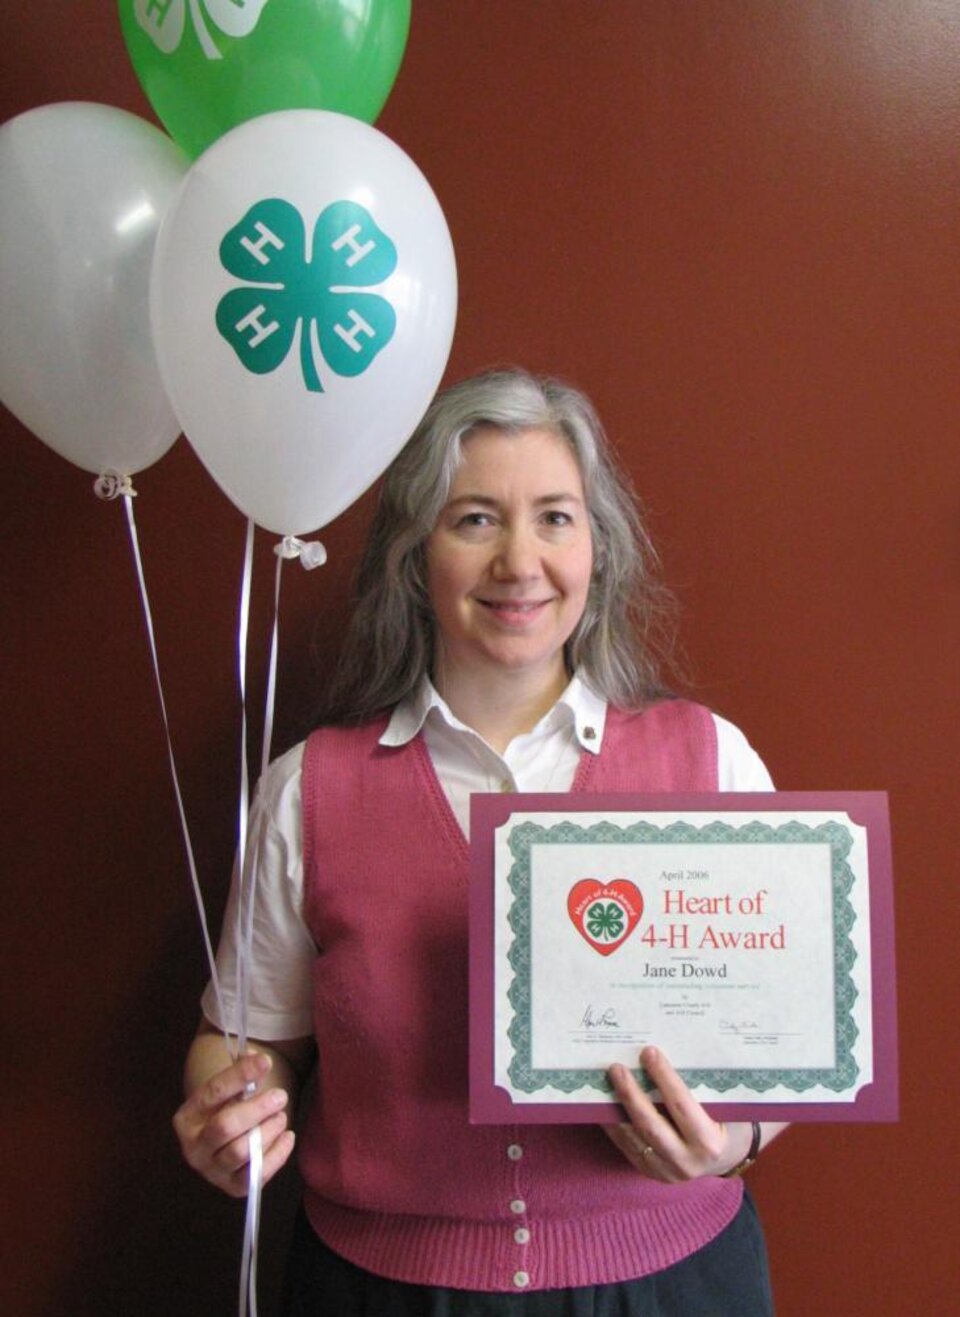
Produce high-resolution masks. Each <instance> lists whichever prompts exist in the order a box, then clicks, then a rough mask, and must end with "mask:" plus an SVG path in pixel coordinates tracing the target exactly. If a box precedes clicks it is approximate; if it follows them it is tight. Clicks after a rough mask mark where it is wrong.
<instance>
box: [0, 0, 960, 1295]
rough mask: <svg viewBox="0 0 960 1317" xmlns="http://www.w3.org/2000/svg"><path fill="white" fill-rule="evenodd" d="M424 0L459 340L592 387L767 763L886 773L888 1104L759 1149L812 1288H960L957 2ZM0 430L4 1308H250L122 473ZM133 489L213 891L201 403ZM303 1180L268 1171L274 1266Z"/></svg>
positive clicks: (210, 657) (17, 98)
mask: <svg viewBox="0 0 960 1317" xmlns="http://www.w3.org/2000/svg"><path fill="white" fill-rule="evenodd" d="M16 9H17V11H18V12H17V15H16V16H15V17H10V16H7V17H6V18H5V25H4V26H5V30H4V33H3V48H4V60H5V64H6V69H7V76H6V77H5V79H4V83H3V90H2V96H0V99H2V106H0V111H2V117H3V118H6V117H8V116H10V115H12V114H15V113H17V112H19V111H22V110H26V109H29V108H31V107H33V106H37V105H40V104H43V103H45V102H48V101H61V100H77V99H80V100H82V99H87V100H95V101H103V102H106V103H109V104H113V105H117V106H120V107H122V108H125V109H129V110H133V111H134V112H136V113H140V114H142V115H144V116H145V117H148V118H149V117H151V116H150V111H149V107H148V106H147V104H146V101H145V100H144V98H143V96H142V94H141V92H140V90H139V87H138V84H137V82H136V79H135V76H134V74H133V71H132V69H131V67H130V66H129V64H128V61H127V57H126V53H125V50H124V47H123V43H122V40H121V37H120V32H119V25H118V22H117V19H116V14H115V6H114V5H113V4H112V3H107V0H101V2H100V3H99V4H97V5H93V4H91V3H90V2H89V0H85V2H84V3H80V2H79V0H74V2H73V3H63V0H34V2H33V3H32V4H31V5H30V6H17V7H16ZM413 9H414V19H413V27H412V31H411V38H410V44H409V47H408V52H407V57H406V60H405V63H404V66H403V68H402V70H401V73H400V77H399V80H398V83H397V86H396V89H395V91H394V93H393V96H392V97H391V99H390V101H389V103H388V105H387V108H386V110H385V112H384V114H383V116H382V118H381V120H380V126H381V127H382V128H383V129H384V131H386V132H387V133H388V134H389V135H391V136H392V137H394V138H395V140H397V141H398V142H399V143H400V144H401V145H402V146H403V147H404V148H405V149H406V150H407V151H409V153H410V154H411V155H412V156H413V157H414V159H415V160H416V161H417V162H418V163H419V165H420V166H421V167H422V168H423V170H424V171H425V173H426V174H427V177H428V178H429V179H430V180H431V182H432V184H433V186H434V188H435V190H436V192H437V194H438V195H439V197H440V200H441V203H442V205H443V207H444V209H445V211H446V214H447V217H448V220H449V223H450V226H451V230H452V233H453V237H454V243H455V246H456V249H457V255H458V261H459V268H460V278H461V302H460V308H461V309H460V323H459V328H458V333H457V339H456V343H455V346H454V351H453V356H452V359H451V366H450V373H451V375H461V374H464V373H466V372H468V371H471V370H473V369H475V368H479V367H481V366H483V365H487V364H490V363H493V362H502V361H516V362H521V363H523V364H527V365H529V366H532V367H534V368H536V369H546V370H551V371H555V372H557V373H561V374H566V375H568V376H569V377H572V378H573V379H574V380H575V381H576V382H578V383H580V384H581V385H583V386H584V387H585V388H587V390H588V391H589V392H590V393H591V394H592V395H593V396H594V398H595V400H596V401H597V403H598V405H599V407H600V410H601V412H602V413H603V415H604V416H605V418H606V420H607V422H608V425H609V428H610V430H611V432H612V434H613V435H614V436H615V438H616V440H617V441H618V443H619V445H620V447H621V451H622V452H623V454H624V457H625V459H626V461H627V463H628V465H629V467H630V469H631V470H632V472H633V474H634V477H635V479H636V482H637V484H638V486H639V488H640V490H641V491H642V493H643V495H644V497H645V499H646V501H647V503H648V505H649V507H650V509H651V512H652V516H653V524H654V530H655V533H656V535H657V538H658V539H659V542H660V544H661V547H662V550H663V555H664V560H665V565H666V570H667V574H668V577H669V579H670V580H671V581H672V582H673V584H674V585H675V586H676V587H677V589H678V590H679V593H680V596H681V599H682V601H683V604H684V607H685V610H686V616H685V626H684V633H685V638H686V641H687V647H688V650H689V653H690V657H691V661H692V666H693V668H694V671H695V673H696V675H697V678H698V683H699V684H698V687H697V690H698V693H699V695H700V696H701V698H703V699H705V700H707V701H708V702H710V703H712V704H713V705H714V706H715V707H716V708H717V709H718V710H719V711H720V712H722V713H723V714H725V715H726V716H728V717H731V718H733V719H734V720H735V721H737V722H738V723H740V724H741V725H742V726H743V727H744V728H745V729H746V730H747V732H748V734H749V735H750V737H751V739H752V740H753V741H754V743H755V744H756V745H757V746H758V748H760V750H761V751H762V752H763V754H764V755H765V757H766V758H767V760H768V762H769V764H770V766H771V768H772V770H773V772H774V774H775V777H776V780H777V782H778V783H779V784H780V785H781V786H783V787H792V788H843V787H850V788H854V787H858V788H886V789H888V790H889V791H890V793H891V799H892V808H893V820H894V829H895V843H894V845H895V859H896V866H897V915H898V930H897V938H898V952H899V978H900V1027H901V1043H902V1064H903V1082H902V1090H903V1120H902V1123H901V1124H900V1125H899V1127H846V1128H841V1127H832V1128H831V1127H830V1126H820V1127H808V1128H804V1129H796V1130H793V1131H792V1132H791V1133H790V1134H788V1135H787V1136H786V1137H785V1139H784V1140H783V1141H782V1142H781V1143H780V1144H779V1145H778V1146H777V1147H776V1148H775V1149H773V1150H771V1151H770V1152H769V1153H768V1155H767V1156H766V1157H765V1158H764V1159H763V1161H762V1162H761V1164H760V1165H759V1166H758V1167H757V1168H756V1169H755V1171H754V1172H752V1183H753V1185H754V1187H755V1190H756V1194H757V1196H758V1198H759V1200H760V1203H761V1206H762V1209H763V1213H764V1217H765V1220H766V1223H767V1229H768V1234H769V1238H770V1245H771V1251H772V1257H773V1269H774V1279H775V1284H776V1288H777V1292H778V1298H779V1312H780V1314H781V1317H801V1314H806V1313H807V1312H809V1311H810V1309H811V1307H813V1308H815V1309H816V1310H818V1311H822V1312H826V1313H844V1314H857V1313H863V1314H867V1313H870V1314H877V1313H883V1314H886V1313H891V1314H893V1313H905V1312H929V1313H938V1312H942V1311H945V1310H946V1309H945V1304H946V1303H947V1302H948V1300H947V1299H946V1298H945V1296H946V1295H947V1294H950V1293H952V1284H948V1275H949V1276H950V1277H951V1278H952V1275H953V1269H954V1259H955V1258H956V1256H957V1252H958V1246H960V1241H958V1226H957V1215H956V1207H955V1205H956V1193H955V1168H956V1166H957V1164H958V1148H957V1135H956V1130H957V1122H956V1120H955V1118H954V1096H953V1093H954V1090H955V1088H956V1085H957V1080H958V1074H957V1064H956V1056H957V1048H956V1041H955V1039H956V1028H955V1018H956V1010H957V1005H958V996H960V994H958V990H957V982H956V966H957V953H956V947H957V938H958V933H960V927H958V917H957V908H958V904H960V902H958V899H957V895H956V892H957V843H956V834H955V828H956V781H957V773H956V763H957V749H956V743H957V739H958V733H960V725H958V722H960V720H958V703H957V673H958V646H957V638H958V635H957V633H958V622H957V617H958V610H957V603H958V586H960V545H958V533H960V479H958V477H960V445H958V428H960V407H958V404H960V398H958V385H957V375H958V364H960V273H958V272H960V151H958V149H957V148H958V142H960V10H958V9H957V6H956V5H955V4H954V3H952V0H778V2H777V3H771V2H770V0H683V3H678V2H677V0H631V2H629V3H628V2H627V0H623V2H622V3H618V2H615V0H604V2H598V0H550V2H549V3H534V2H533V0H457V3H456V4H449V3H445V2H444V0H414V6H413ZM0 240H2V235H0ZM104 380H105V387H109V367H108V365H107V364H105V369H104ZM0 424H2V429H3V437H2V444H3V451H4V454H5V477H4V479H3V481H2V485H0V497H2V499H3V503H4V546H5V547H4V553H3V559H2V571H3V574H4V598H5V618H6V621H5V625H4V665H3V667H4V677H5V688H6V698H5V701H4V707H5V713H4V731H5V734H6V748H5V754H4V764H5V774H6V783H5V787H4V791H3V806H4V808H3V827H4V839H3V856H4V865H3V868H4V873H5V879H4V888H3V892H4V904H3V910H4V924H5V937H4V946H5V954H4V957H3V987H4V1012H3V1014H4V1023H5V1030H6V1032H5V1039H4V1053H5V1062H6V1068H5V1077H4V1082H3V1083H2V1084H0V1093H2V1107H0V1128H2V1129H3V1130H4V1132H5V1143H6V1148H7V1153H8V1156H7V1159H6V1160H7V1162H8V1166H9V1169H8V1171H7V1183H6V1185H5V1193H4V1195H3V1197H4V1200H5V1203H6V1204H7V1207H6V1208H5V1211H6V1212H7V1213H8V1217H9V1219H8V1220H7V1221H6V1223H5V1236H6V1242H7V1244H8V1248H7V1250H5V1251H6V1252H7V1254H8V1261H7V1262H6V1263H5V1265H4V1268H3V1275H2V1281H0V1285H2V1287H3V1290H4V1296H3V1300H2V1302H3V1308H4V1310H5V1311H8V1312H16V1313H17V1314H18V1315H19V1317H41V1315H42V1317H64V1315H68V1317H102V1315H103V1314H105V1313H110V1314H115V1313H117V1314H119V1313H136V1314H138V1317H149V1315H150V1314H153V1313H156V1314H158V1317H159V1314H161V1313H162V1314H164V1317H166V1314H168V1313H171V1312H173V1313H177V1314H180V1315H181V1317H189V1315H190V1314H197V1315H198V1317H199V1315H200V1314H203V1317H207V1315H208V1314H210V1313H226V1312H229V1311H231V1310H232V1308H233V1305H234V1291H235V1283H236V1272H237V1259H238V1250H239V1238H240V1235H239V1230H240V1220H241V1218H240V1215H239V1214H238V1210H237V1208H236V1206H235V1205H234V1204H230V1203H226V1202H221V1201H220V1200H219V1199H218V1198H217V1197H216V1196H215V1194H214V1193H213V1191H208V1190H207V1189H206V1187H205V1186H203V1185H201V1184H199V1183H196V1184H195V1183H194V1182H193V1180H192V1178H191V1177H190V1175H189V1174H188V1173H187V1171H186V1170H185V1169H182V1168H181V1166H180V1164H179V1162H178V1159H177V1153H176V1150H175V1147H174V1142H173V1138H172V1134H171V1133H170V1129H169V1115H170V1112H171V1111H172V1109H173V1107H174V1105H175V1103H176V1101H177V1094H178V1088H179V1066H180V1058H181V1054H182V1052H183V1050H184V1048H185V1047H186V1044H187V1040H188V1038H189V1036H190V1034H191V1032H192V1029H193V1026H194V1023H195V1012H196V1000H197V996H198V993H199V991H200V988H201V985H202V981H203V979H204V964H203V955H202V948H201V943H200V940H199V934H198V931H197V926H196V918H195V915H194V911H193V908H192V898H191V895H190V890H189V883H188V878H187V871H186V865H185V861H184V856H183V850H182V845H181V841H180V836H179V830H178V824H177V818H176V813H175V806H174V801H173V797H172V794H171V788H170V783H169V774H168V769H167V763H166V758H165V749H164V742H163V736H162V728H161V723H160V718H159V712H158V706H157V700H156V695H155V691H154V688H153V677H152V672H151V669H150V665H149V658H148V652H147V647H146V642H145V638H144V633H143V627H142V623H141V618H140V614H139V611H138V609H139V605H138V601H137V594H136V589H135V582H134V576H133V569H132V564H131V560H130V554H129V549H128V545H127V541H126V531H125V527H124V524H123V518H122V512H121V508H120V507H119V506H117V505H108V504H101V503H100V502H98V501H97V500H96V499H95V498H94V497H93V495H92V493H91V489H90V479H89V477H87V476H86V475H85V474H84V473H82V472H81V471H79V470H78V469H76V468H74V467H72V466H70V465H69V464H68V463H67V462H65V461H63V460H62V459H60V458H58V457H56V456H55V455H54V454H53V453H52V452H50V451H49V450H48V449H46V448H45V447H44V445H43V444H41V443H40V442H39V441H38V440H37V439H35V438H34V437H33V436H32V435H30V434H29V433H27V432H26V431H25V430H24V429H23V427H22V426H20V425H19V424H18V423H17V422H16V421H15V420H14V419H13V418H12V416H10V414H9V413H7V412H3V413H2V416H0ZM137 485H138V488H139V490H140V496H139V498H138V500H137V515H138V518H139V524H140V529H141V535H142V541H143V549H144V555H145V562H146V570H147V573H148V579H149V584H150V588H151V591H152V597H153V604H154V609H155V614H156V623H157V628H158V634H159V640H160V645H161V651H162V662H163V670H164V678H165V683H166V689H167V696H168V701H169V707H170V714H171V720H172V725H173V730H174V736H175V740H176V748H177V756H178V762H179V765H180V768H181V772H182V776H183V782H184V789H185V793H186V799H187V807H188V811H189V816H190V819H191V823H192V827H193V835H194V841H195V845H196V849H197V855H198V860H199V863H200V868H201V872H202V875H203V881H204V885H205V888H206V890H207V892H208V896H209V904H210V907H211V910H212V912H213V915H214V918H215V919H216V918H217V915H218V912H219V908H220V904H221V902H222V898H223V893H224V887H225V883H226V881H227V873H228V869H229V863H230V855H231V850H232V846H233V814H234V808H235V800H236V790H237V763H238V727H239V722H238V706H237V693H236V681H235V676H234V666H235V665H234V634H235V625H236V596H237V586H238V579H239V571H240V555H241V549H242V539H243V522H242V519H241V517H240V515H239V514H238V513H237V512H235V511H234V509H233V508H232V507H231V506H230V505H229V504H228V503H227V502H226V500H225V499H224V498H223V497H222V496H221V495H220V494H219V492H218V491H217V489H216V488H215V487H214V485H213V483H212V481H211V480H210V479H209V478H208V477H207V475H206V473H205V472H204V470H203V469H202V468H201V466H200V465H199V463H198V461H197V460H196V459H195V458H194V456H193V455H192V452H191V450H190V449H189V447H188V446H187V445H186V444H185V443H184V442H183V441H182V440H181V441H180V442H179V443H178V444H177V446H176V447H175V448H174V449H173V451H172V452H171V453H170V454H169V455H168V456H167V457H165V458H164V459H163V460H162V461H161V462H159V463H158V464H157V465H156V466H155V467H153V468H151V469H150V470H148V471H147V472H145V473H144V474H143V475H141V476H140V477H139V478H138V481H137ZM368 510H369V499H366V500H362V501H361V503H360V505H359V506H358V507H356V508H354V509H353V510H351V512H349V513H348V514H347V515H345V516H344V517H343V518H341V519H340V521H339V522H337V523H336V524H334V525H333V526H331V527H329V528H328V529H327V531H326V532H325V533H324V536H323V538H324V540H325V542H326V544H327V547H328V549H329V550H330V559H331V560H330V564H329V565H328V566H327V567H326V568H324V569H323V570H322V571H319V572H316V573H314V574H312V575H307V574H305V573H302V572H300V571H299V569H296V570H290V571H288V572H287V573H286V583H285V586H284V590H285V599H284V607H283V622H282V627H283V635H282V641H283V659H282V671H281V689H280V724H281V726H280V740H281V742H283V743H289V742H290V741H292V740H293V739H295V738H296V737H297V736H298V735H299V734H300V733H301V731H302V730H303V728H304V726H305V720H306V718H307V717H308V713H309V707H310V700H311V692H312V690H313V689H314V683H315V681H316V680H317V671H316V668H317V667H318V668H319V669H320V670H321V671H322V669H323V666H324V664H325V663H326V662H327V661H328V659H329V655H330V653H331V652H332V649H333V644H334V641H333V639H332V637H334V636H335V634H336V632H337V629H338V628H339V627H340V625H341V623H342V620H343V617H344V611H345V606H346V605H345V599H346V591H347V587H348V580H349V573H350V570H351V568H352V565H353V563H354V560H355V556H356V551H357V545H358V543H359V538H360V535H361V531H362V526H363V524H364V520H365V517H366V515H367V513H368ZM260 543H261V549H262V554H263V556H262V560H261V561H262V564H264V565H263V570H262V573H261V577H262V579H260V580H259V585H258V595H257V611H256V616H257V621H258V625H257V627H256V639H255V644H256V646H257V649H256V652H257V653H258V655H261V654H262V653H263V645H264V636H263V632H264V628H265V625H266V617H267V610H268V593H269V572H270V568H269V566H268V565H266V564H267V562H268V559H269V558H270V554H269V537H267V536H261V540H260ZM311 646H315V648H314V651H313V652H314V658H313V660H312V659H311ZM314 665H316V667H315V666H314ZM260 667H261V668H262V662H260ZM259 684H260V683H259V682H257V683H255V688H256V689H255V692H254V697H255V699H256V698H258V697H257V690H258V689H259ZM292 1195H293V1185H292V1184H288V1185H287V1186H286V1188H285V1189H284V1188H278V1190H277V1191H275V1192H273V1193H272V1194H271V1195H270V1197H269V1199H268V1206H267V1220H266V1223H265V1227H264V1254H265V1261H264V1264H263V1265H264V1270H265V1273H266V1275H265V1286H264V1292H265V1294H266V1295H269V1294H270V1293H271V1292H272V1288H273V1277H274V1275H275V1258H276V1255H277V1252H278V1249H279V1244H280V1241H281V1240H282V1237H283V1234H284V1231H285V1229H286V1222H287V1219H288V1215H289V1209H290V1202H291V1200H292ZM7 1291H9V1295H7V1293H6V1292H7ZM266 1306H267V1308H268V1309H269V1305H268V1304H267V1305H266Z"/></svg>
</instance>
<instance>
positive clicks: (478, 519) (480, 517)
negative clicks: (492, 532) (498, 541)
mask: <svg viewBox="0 0 960 1317" xmlns="http://www.w3.org/2000/svg"><path fill="white" fill-rule="evenodd" d="M491 523H492V518H491V516H490V513H489V512H467V513H466V514H465V515H464V516H462V517H461V518H460V520H459V521H458V522H457V526H458V527H463V529H464V530H474V529H479V528H482V527H484V526H489V525H491Z"/></svg>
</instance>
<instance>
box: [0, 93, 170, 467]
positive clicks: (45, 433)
mask: <svg viewBox="0 0 960 1317" xmlns="http://www.w3.org/2000/svg"><path fill="white" fill-rule="evenodd" d="M187 165H188V160H187V158H186V156H185V155H184V154H183V153H182V152H181V151H180V149H179V147H177V146H175V145H174V144H173V142H171V141H170V139H169V138H168V137H166V136H165V135H164V134H163V133H162V132H160V130H159V129H158V128H154V127H152V126H151V125H150V124H148V123H145V122H144V121H143V120H142V119H138V118H137V117H136V116H135V115H133V114H127V113H126V111H124V110H116V109H112V108H111V107H110V106H107V105H92V104H87V103H84V102H64V103H62V104H57V105H45V106H42V107H41V108H39V109H36V110H28V111H27V112H26V113H25V114H21V115H18V116H17V118H15V119H11V120H10V121H9V122H8V123H6V124H4V125H3V127H2V128H0V305H2V308H3V311H2V315H0V398H2V399H3V401H4V402H5V403H6V405H7V406H8V407H9V408H10V410H11V411H12V412H13V413H14V414H15V415H16V416H17V417H18V418H19V419H20V420H21V421H22V422H23V424H24V425H26V426H27V428H28V429H30V430H32V431H33V432H34V434H36V435H37V436H38V437H39V438H40V439H42V440H43V441H44V442H45V443H47V444H49V445H50V447H51V448H53V449H54V450H55V451H56V452H58V453H59V454H60V455H61V456H62V457H66V458H68V459H69V460H70V461H71V462H75V463H76V464H77V466H80V467H83V468H85V469H86V470H88V471H94V472H97V473H99V472H102V471H104V470H107V469H112V470H115V471H118V472H120V473H122V474H125V475H130V474H133V473H134V472H136V471H141V470H142V469H143V468H144V467H146V466H149V465H150V464H151V463H152V462H155V461H156V460H157V459H158V458H159V457H161V456H162V455H163V454H164V453H165V452H166V451H167V449H168V448H169V447H170V445H171V444H172V443H173V441H174V440H175V439H176V437H177V435H178V434H179V432H180V427H179V425H178V423H177V421H176V419H175V417H174V413H173V411H172V409H171V407H170V404H169V402H168V401H167V397H166V394H165V392H164V389H163V385H162V383H161V380H160V375H159V372H158V370H157V363H156V357H155V354H154V351H153V342H152V339H151V335H150V319H149V285H150V268H151V262H152V259H153V248H154V243H155V241H156V236H157V232H158V230H159V227H160V221H161V219H162V218H163V214H164V212H165V210H166V208H167V204H168V203H169V201H170V200H171V198H172V197H173V195H174V193H175V191H176V188H177V186H178V185H179V183H180V181H181V180H182V178H183V175H184V173H185V171H186V168H187Z"/></svg>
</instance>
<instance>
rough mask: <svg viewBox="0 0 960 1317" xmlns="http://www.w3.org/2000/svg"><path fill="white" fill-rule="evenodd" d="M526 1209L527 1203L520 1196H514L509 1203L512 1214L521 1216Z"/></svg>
mask: <svg viewBox="0 0 960 1317" xmlns="http://www.w3.org/2000/svg"><path fill="white" fill-rule="evenodd" d="M526 1210H527V1205H526V1203H525V1202H524V1201H523V1199H522V1198H515V1199H514V1200H513V1202H512V1203H511V1204H510V1211H511V1212H512V1213H513V1214H514V1216H522V1215H523V1213H524V1212H525V1211H526Z"/></svg>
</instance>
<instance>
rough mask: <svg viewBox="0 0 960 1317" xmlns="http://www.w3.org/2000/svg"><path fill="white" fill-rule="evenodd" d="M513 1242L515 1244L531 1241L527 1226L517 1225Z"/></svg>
mask: <svg viewBox="0 0 960 1317" xmlns="http://www.w3.org/2000/svg"><path fill="white" fill-rule="evenodd" d="M513 1242H514V1243H515V1244H529V1243H530V1231H529V1230H528V1229H527V1227H526V1226H517V1228H516V1230H515V1231H514V1232H513Z"/></svg>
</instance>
